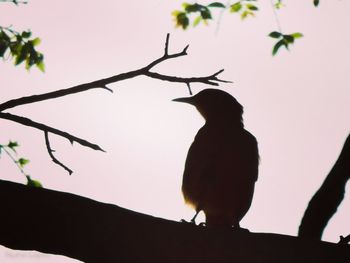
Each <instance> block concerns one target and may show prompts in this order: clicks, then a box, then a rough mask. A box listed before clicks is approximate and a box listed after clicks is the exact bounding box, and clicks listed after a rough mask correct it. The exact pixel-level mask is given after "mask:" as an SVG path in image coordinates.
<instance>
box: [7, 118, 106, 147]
mask: <svg viewBox="0 0 350 263" xmlns="http://www.w3.org/2000/svg"><path fill="white" fill-rule="evenodd" d="M0 118H1V119H6V120H10V121H14V122H17V123H20V124H22V125H25V126H29V127H32V128H36V129H38V130H41V131H44V132H45V131H46V132H51V133H53V134H56V135H59V136H61V137H64V138H66V139H68V140H69V141H70V142H71V143H73V142H77V143H79V144H81V145H83V146H85V147H89V148H91V149H94V150H99V151H103V152H104V150H103V149H102V148H101V147H100V146H98V145H97V144H93V143H91V142H88V141H87V140H84V139H81V138H78V137H76V136H74V135H71V134H69V133H67V132H64V131H61V130H58V129H55V128H52V127H50V126H47V125H45V124H42V123H38V122H35V121H32V120H31V119H28V118H25V117H22V116H17V115H13V114H11V113H6V112H0Z"/></svg>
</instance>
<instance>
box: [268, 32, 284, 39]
mask: <svg viewBox="0 0 350 263" xmlns="http://www.w3.org/2000/svg"><path fill="white" fill-rule="evenodd" d="M281 36H282V33H280V32H277V31H273V32H271V33H270V34H269V37H272V38H280V37H281Z"/></svg>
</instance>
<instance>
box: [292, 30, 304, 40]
mask: <svg viewBox="0 0 350 263" xmlns="http://www.w3.org/2000/svg"><path fill="white" fill-rule="evenodd" d="M291 36H292V37H294V39H297V38H301V37H303V36H304V35H303V34H302V33H299V32H296V33H293V34H291Z"/></svg>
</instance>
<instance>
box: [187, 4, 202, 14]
mask: <svg viewBox="0 0 350 263" xmlns="http://www.w3.org/2000/svg"><path fill="white" fill-rule="evenodd" d="M202 8H203V6H202V5H200V4H197V3H196V4H193V5H190V4H188V5H187V6H186V7H185V11H186V12H187V13H193V12H199V11H201V9H202Z"/></svg>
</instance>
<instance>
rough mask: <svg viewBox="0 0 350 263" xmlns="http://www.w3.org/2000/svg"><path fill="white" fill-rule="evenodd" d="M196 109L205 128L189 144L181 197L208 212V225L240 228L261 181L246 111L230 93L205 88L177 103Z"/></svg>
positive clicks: (206, 218) (255, 149)
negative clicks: (257, 182) (245, 122)
mask: <svg viewBox="0 0 350 263" xmlns="http://www.w3.org/2000/svg"><path fill="white" fill-rule="evenodd" d="M173 101H175V102H183V103H188V104H191V105H193V106H195V107H196V109H197V110H198V112H199V113H200V114H201V115H202V117H203V118H204V120H205V124H204V126H203V127H201V128H200V129H199V131H198V133H197V134H196V136H195V138H194V141H193V143H192V144H191V146H190V148H189V150H188V154H187V158H186V162H185V167H184V173H183V178H182V193H183V197H184V200H185V203H186V204H187V205H190V206H191V207H193V208H194V209H195V211H196V213H195V215H194V217H193V218H192V220H191V222H192V223H195V219H196V217H197V215H198V213H199V212H201V211H203V212H204V214H205V226H206V227H221V228H231V229H232V228H234V229H241V228H240V225H239V222H240V221H241V219H242V218H243V217H244V215H245V214H246V213H247V211H248V210H249V208H250V206H251V203H252V199H253V194H254V187H255V182H256V181H257V179H258V166H259V159H260V158H259V150H258V143H257V140H256V138H255V137H254V136H253V135H252V134H251V133H250V132H248V131H247V130H245V129H244V124H243V117H242V115H243V107H242V105H241V104H240V103H239V102H238V101H237V100H236V99H235V98H234V97H233V96H232V95H230V94H229V93H227V92H225V91H222V90H219V89H204V90H202V91H200V92H199V93H197V94H196V95H194V96H192V97H183V98H177V99H173Z"/></svg>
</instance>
